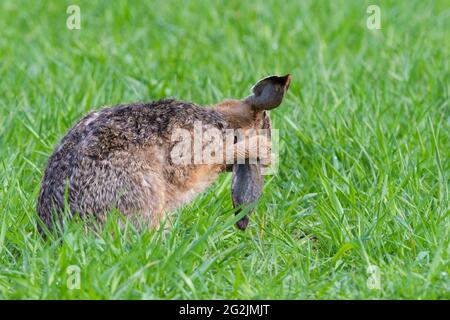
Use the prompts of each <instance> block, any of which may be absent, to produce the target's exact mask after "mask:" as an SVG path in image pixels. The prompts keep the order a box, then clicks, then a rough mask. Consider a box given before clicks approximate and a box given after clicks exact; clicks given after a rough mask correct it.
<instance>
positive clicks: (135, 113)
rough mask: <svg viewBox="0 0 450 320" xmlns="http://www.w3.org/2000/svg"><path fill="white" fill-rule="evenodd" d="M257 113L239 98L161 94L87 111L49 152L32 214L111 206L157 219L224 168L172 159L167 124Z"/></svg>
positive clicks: (48, 221) (247, 123)
mask: <svg viewBox="0 0 450 320" xmlns="http://www.w3.org/2000/svg"><path fill="white" fill-rule="evenodd" d="M264 116H267V115H265V111H260V110H259V111H257V110H253V109H252V106H251V105H250V104H249V103H248V102H245V101H241V100H226V101H224V102H222V103H220V104H217V105H215V106H213V107H212V108H204V107H200V106H197V105H195V104H192V103H189V102H182V101H178V100H174V99H165V100H160V101H156V102H151V103H134V104H127V105H118V106H115V107H111V108H105V109H102V110H99V111H94V112H91V113H89V114H88V115H86V116H85V117H84V118H82V119H81V120H80V121H79V122H78V123H77V124H75V126H74V127H73V128H72V129H70V130H69V132H68V133H67V134H66V136H65V137H64V138H63V139H62V141H61V144H60V145H59V146H58V147H57V148H56V149H55V151H54V153H53V154H52V155H51V157H50V158H49V161H48V164H47V168H46V170H45V174H44V178H43V182H42V188H41V192H40V195H39V199H38V203H37V211H38V214H39V216H40V217H41V219H42V220H43V222H44V223H45V225H46V226H47V227H48V228H49V229H52V227H53V223H54V221H55V220H56V219H59V220H61V217H62V214H63V212H64V209H68V210H69V211H70V213H71V214H72V215H73V214H79V215H81V216H82V217H83V216H86V215H94V216H95V217H97V218H98V219H99V220H103V219H104V215H105V213H107V212H108V211H110V210H112V209H118V210H119V211H120V212H122V213H123V214H124V215H125V216H126V217H128V218H129V219H131V220H132V221H135V220H137V218H138V217H141V218H144V219H145V220H146V221H147V222H148V224H149V226H153V227H154V226H157V225H159V223H160V221H161V219H163V218H164V215H165V213H167V212H170V211H173V210H175V209H176V208H178V207H180V206H181V205H183V204H185V203H186V202H189V201H191V200H192V199H193V198H194V197H195V196H196V195H198V194H199V193H201V192H202V191H204V190H205V189H206V188H207V187H208V186H209V185H210V184H211V183H212V182H213V181H214V180H215V179H216V178H217V176H218V175H219V173H220V172H222V171H224V170H226V169H229V166H228V167H227V166H226V165H225V164H214V165H205V164H200V165H194V164H189V165H175V164H172V163H171V162H170V160H169V153H170V150H171V148H172V147H173V145H174V142H173V141H172V140H171V135H172V132H173V131H174V130H175V129H177V128H184V129H187V130H190V131H191V132H192V130H193V129H192V128H193V124H194V122H196V121H201V122H202V123H203V124H206V125H209V126H212V127H214V128H217V129H219V130H220V131H222V132H224V131H225V130H226V129H228V128H261V125H262V123H263V121H264ZM240 156H242V157H248V156H249V155H248V154H243V155H240ZM66 203H67V206H66Z"/></svg>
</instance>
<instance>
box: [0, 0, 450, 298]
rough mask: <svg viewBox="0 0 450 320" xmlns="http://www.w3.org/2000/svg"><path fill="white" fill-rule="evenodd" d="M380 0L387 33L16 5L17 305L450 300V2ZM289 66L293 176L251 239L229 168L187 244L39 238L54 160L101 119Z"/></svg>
mask: <svg viewBox="0 0 450 320" xmlns="http://www.w3.org/2000/svg"><path fill="white" fill-rule="evenodd" d="M375 2H376V4H378V5H379V6H380V8H381V18H382V20H381V21H382V29H381V30H368V29H367V28H366V18H367V16H368V15H367V13H366V8H367V6H368V4H373V2H370V3H369V2H365V1H358V0H355V1H347V0H345V1H344V0H340V1H315V0H311V1H289V2H280V1H276V0H271V1H240V0H239V1H237V0H236V1H207V0H203V1H201V0H200V1H187V2H186V4H184V3H185V2H184V1H183V2H182V1H155V2H152V4H150V1H145V3H144V1H142V3H139V2H138V1H129V2H126V1H117V2H115V3H114V4H112V3H110V1H95V2H94V1H78V0H77V1H16V0H14V1H13V0H5V1H1V2H0V35H1V37H0V79H1V81H0V90H1V91H0V92H1V94H0V298H2V299H10V298H15V299H16V298H37V299H55V298H69V299H75V298H93V299H104V298H113V299H116V298H121V299H122V298H133V299H141V298H150V299H165V298H169V299H182V298H193V299H197V298H203V299H210V298H212V299H218V298H237V299H240V298H246V299H253V298H257V299H258V298H269V299H272V298H273V299H279V298H285V299H316V298H318V299H334V298H337V299H349V298H357V299H361V298H364V299H366V298H368V299H385V298H393V299H403V298H407V299H410V298H421V299H425V298H427V299H428V298H431V299H444V298H446V299H448V298H450V240H449V234H450V217H449V216H450V205H449V187H450V185H449V178H450V161H449V156H450V105H449V88H450V87H449V83H450V72H449V71H450V65H449V64H450V59H449V56H450V55H449V54H450V52H449V43H450V42H449V41H448V36H449V32H450V6H449V5H448V2H446V1H444V0H442V1H430V2H428V1H419V0H417V1H375ZM73 3H76V4H78V5H79V6H80V8H81V17H82V25H81V27H82V29H81V30H79V31H78V30H74V31H71V30H68V29H67V28H66V18H67V16H68V15H67V14H66V8H67V6H68V5H69V4H73ZM287 72H290V73H292V76H293V83H292V84H291V88H290V91H289V93H288V95H287V97H286V99H285V101H284V103H283V105H282V107H280V108H279V109H277V110H276V111H274V112H272V119H273V122H274V125H275V127H276V128H278V129H279V130H280V166H279V172H278V174H277V175H274V176H271V177H268V178H267V180H266V186H265V192H264V194H263V197H262V199H261V201H260V202H259V204H258V206H257V210H256V213H255V214H254V215H253V216H252V219H251V224H250V226H249V228H248V230H247V231H246V232H240V231H239V230H237V229H236V228H235V227H234V226H233V222H234V221H235V218H234V214H233V212H232V204H231V196H230V178H231V177H230V175H229V174H228V175H224V176H223V177H221V178H220V179H219V180H218V181H217V183H216V184H214V185H213V186H212V187H211V188H210V189H209V190H208V191H207V192H206V193H205V194H203V195H201V196H200V197H199V198H198V199H197V200H196V201H194V202H193V203H191V204H189V205H188V206H187V207H185V208H183V209H182V210H179V212H177V213H175V214H174V217H175V223H174V226H173V227H172V228H171V230H170V231H169V232H168V233H163V232H155V231H150V230H143V231H137V230H135V229H134V228H133V227H132V226H130V225H126V226H125V227H123V228H119V227H118V224H117V223H116V221H117V219H118V217H117V216H116V215H112V216H111V219H109V221H108V223H107V224H106V225H105V226H104V227H103V228H101V229H99V230H97V231H96V232H93V231H85V228H84V227H83V224H82V223H81V222H79V221H73V222H71V223H70V224H69V226H68V229H67V230H66V231H65V232H64V234H63V236H62V241H59V240H58V239H56V238H52V239H50V240H49V241H44V240H43V239H42V238H41V237H40V236H39V235H38V234H37V232H36V220H37V215H36V211H35V205H36V198H37V195H38V191H39V187H40V181H41V178H42V174H43V168H44V166H45V163H46V161H47V158H48V156H49V155H50V154H51V152H52V150H53V148H54V146H55V145H56V144H57V143H58V142H59V140H60V139H61V138H62V136H63V135H64V134H65V132H66V131H67V130H68V129H69V128H70V127H71V126H72V125H73V124H74V123H75V122H76V121H77V120H78V119H80V117H81V116H82V115H83V114H85V113H86V112H88V111H89V110H92V109H95V108H100V107H101V106H104V105H114V104H118V103H122V102H132V101H150V100H154V99H157V98H162V97H165V96H175V97H177V98H180V99H183V100H191V101H194V102H196V103H199V104H204V105H207V104H212V103H215V102H217V101H220V100H222V99H224V98H227V97H237V98H240V97H244V96H246V95H247V94H248V93H249V88H250V86H251V85H252V84H253V83H254V82H255V81H256V80H258V79H260V78H261V77H264V76H266V75H268V74H274V73H275V74H284V73H287ZM70 265H76V266H78V267H79V268H80V270H81V283H80V289H69V288H68V287H67V285H66V284H67V281H68V280H70V279H69V274H68V273H67V268H68V267H69V266H70ZM370 265H375V266H377V267H378V268H379V271H380V273H381V275H380V288H379V289H370V288H369V287H368V286H367V281H368V278H369V276H370V274H369V273H368V267H369V266H370Z"/></svg>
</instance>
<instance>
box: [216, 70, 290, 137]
mask: <svg viewBox="0 0 450 320" xmlns="http://www.w3.org/2000/svg"><path fill="white" fill-rule="evenodd" d="M290 82H291V75H290V74H287V75H285V76H281V77H278V76H270V77H267V78H264V79H262V80H260V81H258V82H257V83H256V84H255V85H254V86H253V88H252V94H251V95H250V96H248V97H247V98H245V99H242V100H235V99H230V100H225V101H223V102H221V103H219V104H217V105H215V106H214V108H215V110H216V111H218V112H219V113H221V114H222V116H223V117H224V118H225V119H226V120H227V122H228V124H229V125H230V126H231V127H232V128H234V129H262V128H264V127H265V126H266V125H267V124H266V122H267V119H268V116H267V111H269V110H272V109H274V108H276V107H278V106H279V105H280V104H281V102H282V101H283V97H284V94H285V93H286V91H287V90H288V88H289V84H290Z"/></svg>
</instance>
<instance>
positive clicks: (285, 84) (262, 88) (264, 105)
mask: <svg viewBox="0 0 450 320" xmlns="http://www.w3.org/2000/svg"><path fill="white" fill-rule="evenodd" d="M290 83H291V75H290V74H287V75H285V76H282V77H278V76H270V77H267V78H264V79H262V80H260V81H258V83H257V84H255V85H254V86H253V88H252V92H253V94H252V95H251V96H249V97H247V98H246V99H245V102H247V103H248V104H250V105H251V106H252V108H253V109H255V110H271V109H274V108H276V107H278V106H279V105H280V104H281V101H283V97H284V94H285V92H286V91H287V89H288V88H289V84H290Z"/></svg>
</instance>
